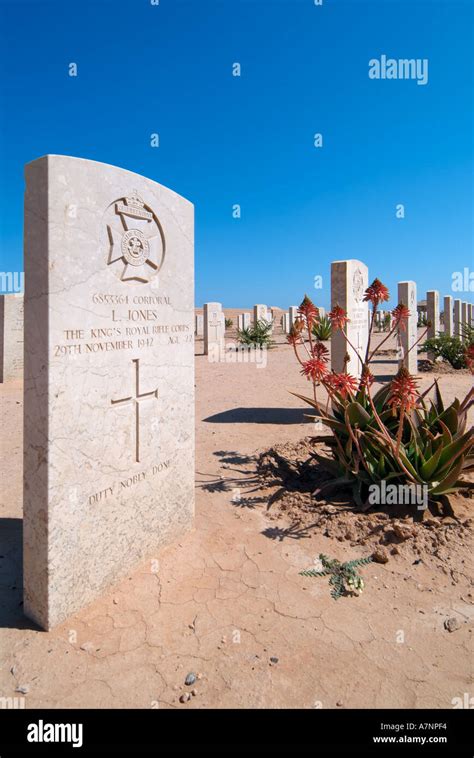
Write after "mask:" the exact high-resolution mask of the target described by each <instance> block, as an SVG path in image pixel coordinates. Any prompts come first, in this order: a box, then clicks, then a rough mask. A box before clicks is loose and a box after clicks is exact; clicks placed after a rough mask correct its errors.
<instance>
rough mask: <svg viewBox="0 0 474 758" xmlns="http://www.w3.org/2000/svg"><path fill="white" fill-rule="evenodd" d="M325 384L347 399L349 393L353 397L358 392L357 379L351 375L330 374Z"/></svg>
mask: <svg viewBox="0 0 474 758" xmlns="http://www.w3.org/2000/svg"><path fill="white" fill-rule="evenodd" d="M324 383H325V384H327V385H329V387H331V388H332V389H333V390H335V391H336V392H339V393H340V394H341V395H342V396H343V397H347V395H348V394H349V393H351V394H352V395H353V394H354V393H355V392H356V391H357V379H356V378H355V377H354V376H351V374H329V375H328V376H327V377H326V378H325V380H324Z"/></svg>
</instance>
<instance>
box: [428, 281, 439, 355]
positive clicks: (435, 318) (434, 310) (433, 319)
mask: <svg viewBox="0 0 474 758" xmlns="http://www.w3.org/2000/svg"><path fill="white" fill-rule="evenodd" d="M426 313H427V319H428V324H429V326H428V331H427V333H426V336H427V338H428V339H432V338H433V337H437V336H438V333H439V292H438V290H429V291H428V292H427V293H426ZM428 358H429V359H430V360H434V359H435V355H434V353H428Z"/></svg>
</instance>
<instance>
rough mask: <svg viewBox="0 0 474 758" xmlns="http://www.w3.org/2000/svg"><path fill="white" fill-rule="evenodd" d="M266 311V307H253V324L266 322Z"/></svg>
mask: <svg viewBox="0 0 474 758" xmlns="http://www.w3.org/2000/svg"><path fill="white" fill-rule="evenodd" d="M267 316H268V311H267V306H266V305H262V304H260V305H254V306H253V322H254V324H256V323H257V321H267V320H268V319H267Z"/></svg>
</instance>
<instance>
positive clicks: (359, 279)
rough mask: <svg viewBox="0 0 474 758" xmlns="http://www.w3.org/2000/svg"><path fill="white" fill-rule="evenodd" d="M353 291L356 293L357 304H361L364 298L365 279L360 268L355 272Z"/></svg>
mask: <svg viewBox="0 0 474 758" xmlns="http://www.w3.org/2000/svg"><path fill="white" fill-rule="evenodd" d="M352 291H353V293H354V298H355V300H356V302H357V303H360V302H361V301H362V298H363V297H364V277H363V276H362V271H361V270H360V268H356V270H355V271H354V276H353V279H352Z"/></svg>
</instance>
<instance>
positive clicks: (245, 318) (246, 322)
mask: <svg viewBox="0 0 474 758" xmlns="http://www.w3.org/2000/svg"><path fill="white" fill-rule="evenodd" d="M237 326H238V329H239V331H241V332H242V331H243V330H244V329H248V328H249V326H250V313H241V314H240V315H239V316H237Z"/></svg>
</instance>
